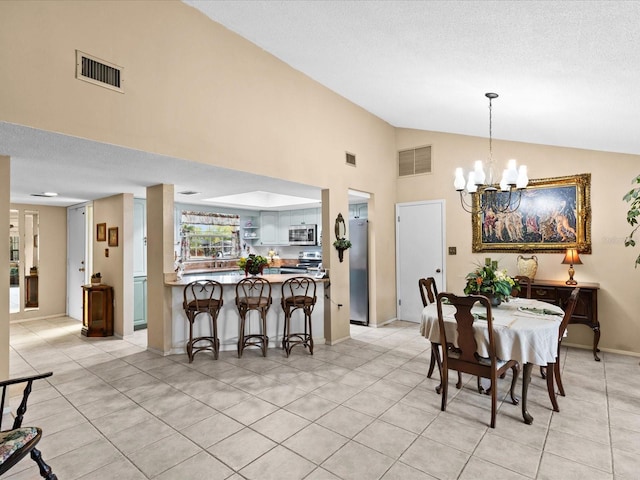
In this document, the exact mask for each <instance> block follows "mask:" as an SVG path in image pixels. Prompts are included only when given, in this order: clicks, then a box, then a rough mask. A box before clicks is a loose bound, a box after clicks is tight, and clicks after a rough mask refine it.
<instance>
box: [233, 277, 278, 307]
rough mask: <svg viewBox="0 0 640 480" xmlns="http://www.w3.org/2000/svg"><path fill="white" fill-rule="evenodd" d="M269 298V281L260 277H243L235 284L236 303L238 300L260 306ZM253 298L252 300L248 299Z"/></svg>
mask: <svg viewBox="0 0 640 480" xmlns="http://www.w3.org/2000/svg"><path fill="white" fill-rule="evenodd" d="M270 298H271V283H270V282H269V280H267V279H266V278H262V277H247V278H243V279H242V280H240V281H239V282H238V283H237V284H236V305H237V304H238V303H240V302H243V303H245V304H255V305H256V306H260V305H261V304H263V303H264V302H260V300H263V301H267V300H269V299H270ZM249 299H253V302H251V301H249Z"/></svg>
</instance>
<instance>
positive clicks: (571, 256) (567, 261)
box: [562, 248, 582, 265]
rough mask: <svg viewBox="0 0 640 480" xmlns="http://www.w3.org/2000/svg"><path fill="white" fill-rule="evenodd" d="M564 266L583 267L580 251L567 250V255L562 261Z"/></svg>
mask: <svg viewBox="0 0 640 480" xmlns="http://www.w3.org/2000/svg"><path fill="white" fill-rule="evenodd" d="M562 263H563V265H582V261H581V260H580V256H579V255H578V250H577V249H575V248H567V253H566V254H565V256H564V260H562Z"/></svg>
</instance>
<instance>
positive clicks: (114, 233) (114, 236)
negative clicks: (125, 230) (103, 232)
mask: <svg viewBox="0 0 640 480" xmlns="http://www.w3.org/2000/svg"><path fill="white" fill-rule="evenodd" d="M109 246H110V247H117V246H118V227H110V228H109Z"/></svg>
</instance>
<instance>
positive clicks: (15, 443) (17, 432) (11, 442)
mask: <svg viewBox="0 0 640 480" xmlns="http://www.w3.org/2000/svg"><path fill="white" fill-rule="evenodd" d="M51 375H52V372H47V373H41V374H39V375H32V376H29V377H21V378H14V379H11V380H4V381H2V382H0V388H2V399H1V401H0V412H4V407H5V400H6V397H7V388H8V387H10V386H11V385H17V384H20V383H26V385H25V387H24V390H23V392H22V401H21V402H20V406H19V407H18V409H17V410H16V417H15V419H14V421H13V428H11V430H4V431H3V430H2V417H1V416H0V476H2V475H4V474H5V473H6V472H7V471H9V470H10V469H11V468H12V467H13V466H15V465H16V464H17V463H18V462H19V461H20V460H22V459H23V458H24V457H25V456H26V455H27V454H28V453H30V454H31V459H32V460H33V461H34V462H36V464H37V465H38V468H39V469H40V476H42V477H43V478H46V479H47V480H57V479H58V477H56V475H55V474H54V473H53V472H52V471H51V467H50V466H49V465H47V464H46V463H45V461H44V460H43V459H42V454H41V453H40V450H38V449H37V448H36V445H37V444H38V442H39V441H40V439H41V438H42V430H41V429H40V428H38V427H23V426H22V419H23V417H24V414H25V413H26V411H27V401H28V399H29V394H30V393H31V387H32V385H33V382H34V381H35V380H39V379H41V378H47V377H50V376H51Z"/></svg>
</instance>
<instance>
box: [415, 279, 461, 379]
mask: <svg viewBox="0 0 640 480" xmlns="http://www.w3.org/2000/svg"><path fill="white" fill-rule="evenodd" d="M418 288H419V289H420V298H422V306H423V307H426V306H427V305H429V304H432V303H435V302H436V298H437V297H438V287H437V286H436V279H435V278H433V277H428V278H421V279H420V280H418ZM436 364H437V365H438V371H440V373H442V361H441V360H440V345H438V344H437V343H431V360H430V362H429V371H428V372H427V378H431V375H432V374H433V369H434V368H435V366H436ZM456 386H457V387H458V388H460V387H462V376H461V374H460V372H458V383H457V384H456Z"/></svg>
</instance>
